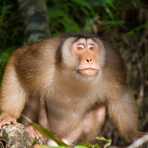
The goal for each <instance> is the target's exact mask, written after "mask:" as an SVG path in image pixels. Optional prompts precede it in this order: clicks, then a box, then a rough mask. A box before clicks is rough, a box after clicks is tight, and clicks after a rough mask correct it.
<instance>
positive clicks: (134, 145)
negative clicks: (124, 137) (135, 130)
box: [127, 134, 148, 148]
mask: <svg viewBox="0 0 148 148" xmlns="http://www.w3.org/2000/svg"><path fill="white" fill-rule="evenodd" d="M145 143H148V134H146V135H144V136H143V137H141V138H139V139H137V140H136V141H135V142H133V143H132V144H131V145H129V146H128V147H127V148H139V147H140V146H142V145H143V144H145Z"/></svg>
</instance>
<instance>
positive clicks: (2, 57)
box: [0, 48, 13, 80]
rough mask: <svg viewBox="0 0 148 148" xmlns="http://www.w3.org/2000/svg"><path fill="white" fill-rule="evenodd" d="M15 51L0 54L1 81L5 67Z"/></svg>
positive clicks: (9, 50)
mask: <svg viewBox="0 0 148 148" xmlns="http://www.w3.org/2000/svg"><path fill="white" fill-rule="evenodd" d="M12 51H13V49H10V48H8V49H6V50H5V51H3V52H1V53H0V80H1V79H2V75H3V71H4V67H5V65H6V63H7V61H8V59H9V57H10V55H11V53H12Z"/></svg>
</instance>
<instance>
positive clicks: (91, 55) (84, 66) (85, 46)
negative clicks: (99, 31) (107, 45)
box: [62, 37, 104, 77]
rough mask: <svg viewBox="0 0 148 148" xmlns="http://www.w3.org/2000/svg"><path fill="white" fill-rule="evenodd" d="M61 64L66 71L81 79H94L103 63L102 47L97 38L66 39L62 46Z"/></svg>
mask: <svg viewBox="0 0 148 148" xmlns="http://www.w3.org/2000/svg"><path fill="white" fill-rule="evenodd" d="M62 48H63V53H62V54H63V62H64V65H66V67H67V69H71V70H72V71H74V72H76V73H77V75H80V76H82V77H96V76H98V75H99V74H100V72H101V69H102V65H103V63H104V47H103V44H102V42H101V41H100V40H99V39H97V38H83V37H82V38H78V39H77V38H74V37H71V38H68V39H67V40H66V41H65V42H64V44H63V47H62Z"/></svg>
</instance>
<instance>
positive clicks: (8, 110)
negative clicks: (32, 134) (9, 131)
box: [0, 58, 26, 126]
mask: <svg viewBox="0 0 148 148" xmlns="http://www.w3.org/2000/svg"><path fill="white" fill-rule="evenodd" d="M25 97H26V94H25V91H24V89H23V87H22V86H21V84H20V81H19V79H18V76H17V74H16V71H15V67H14V60H13V58H12V59H11V60H10V63H9V64H8V65H7V67H6V71H5V74H4V78H3V83H2V88H1V98H0V105H1V107H0V109H1V112H2V114H1V116H0V126H2V125H3V124H5V123H8V122H11V121H12V122H14V121H16V120H17V119H18V118H19V117H20V114H21V112H22V110H23V108H24V104H25Z"/></svg>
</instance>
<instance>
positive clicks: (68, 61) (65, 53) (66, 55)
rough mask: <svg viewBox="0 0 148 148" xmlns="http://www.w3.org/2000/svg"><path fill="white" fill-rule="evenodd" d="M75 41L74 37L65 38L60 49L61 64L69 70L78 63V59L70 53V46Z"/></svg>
mask: <svg viewBox="0 0 148 148" xmlns="http://www.w3.org/2000/svg"><path fill="white" fill-rule="evenodd" d="M75 40H76V38H75V37H70V38H66V39H65V40H64V42H63V43H62V44H61V47H60V48H61V49H60V50H61V54H62V55H61V56H62V64H64V65H65V66H66V67H69V68H74V67H75V66H76V65H77V63H78V59H77V58H76V56H75V55H74V54H73V52H72V45H73V43H74V42H75Z"/></svg>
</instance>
